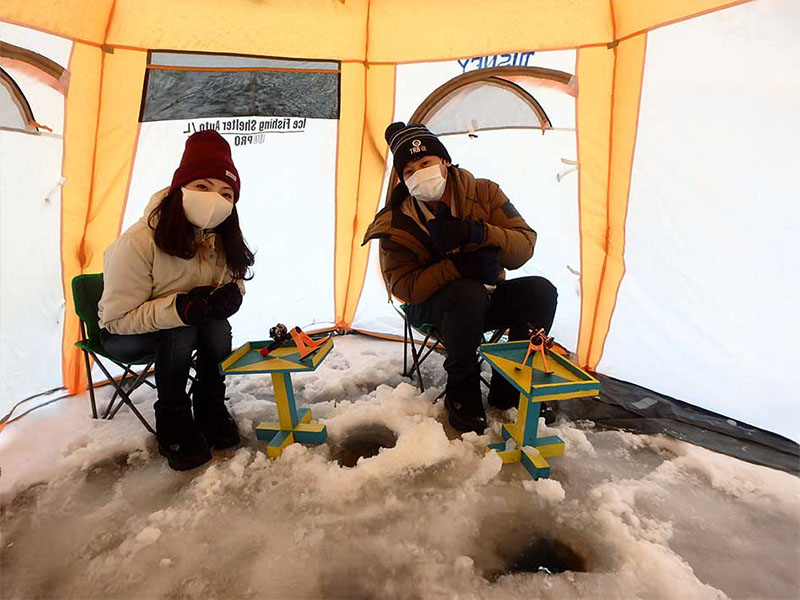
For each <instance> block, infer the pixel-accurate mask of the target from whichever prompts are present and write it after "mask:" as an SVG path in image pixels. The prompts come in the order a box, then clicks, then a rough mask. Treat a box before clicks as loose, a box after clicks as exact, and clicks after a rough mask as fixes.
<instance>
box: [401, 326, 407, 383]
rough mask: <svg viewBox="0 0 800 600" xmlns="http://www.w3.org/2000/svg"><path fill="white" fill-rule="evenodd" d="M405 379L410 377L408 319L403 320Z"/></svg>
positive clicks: (403, 374)
mask: <svg viewBox="0 0 800 600" xmlns="http://www.w3.org/2000/svg"><path fill="white" fill-rule="evenodd" d="M402 376H403V377H408V319H403V373H402Z"/></svg>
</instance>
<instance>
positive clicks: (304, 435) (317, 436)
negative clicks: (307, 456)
mask: <svg viewBox="0 0 800 600" xmlns="http://www.w3.org/2000/svg"><path fill="white" fill-rule="evenodd" d="M327 439H328V428H327V427H325V426H323V427H322V430H321V431H319V432H317V431H295V432H294V441H295V442H300V443H301V444H324V443H325V440H327Z"/></svg>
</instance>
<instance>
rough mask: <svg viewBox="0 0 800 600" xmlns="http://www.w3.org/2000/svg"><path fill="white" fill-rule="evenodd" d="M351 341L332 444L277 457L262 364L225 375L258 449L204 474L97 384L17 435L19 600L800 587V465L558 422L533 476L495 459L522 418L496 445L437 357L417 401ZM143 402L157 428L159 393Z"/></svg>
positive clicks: (303, 398)
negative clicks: (93, 410)
mask: <svg viewBox="0 0 800 600" xmlns="http://www.w3.org/2000/svg"><path fill="white" fill-rule="evenodd" d="M335 344H336V347H335V349H334V351H333V352H332V353H331V355H330V356H329V357H328V358H327V359H326V360H325V362H324V363H323V365H322V366H321V367H320V368H319V369H318V370H317V371H316V372H315V373H308V374H297V375H294V376H293V381H294V387H295V395H296V398H297V402H298V405H301V406H309V407H311V409H312V412H313V414H314V420H315V421H318V422H321V423H324V424H325V425H327V428H328V432H329V440H328V443H327V444H323V445H320V446H301V445H298V444H295V445H292V446H290V447H288V448H287V449H286V451H285V452H284V453H283V455H282V456H281V457H280V458H279V459H277V460H268V459H267V458H266V457H265V455H264V452H263V444H261V443H260V442H258V441H257V440H256V439H255V426H256V425H257V424H258V423H259V422H261V421H270V420H277V411H276V408H275V405H274V403H273V402H272V397H273V396H272V384H271V380H270V378H269V377H268V376H264V375H250V376H238V377H236V376H234V377H229V378H228V391H229V396H230V406H231V410H232V413H233V414H234V416H235V418H236V421H237V423H238V425H239V428H240V430H241V432H242V434H243V438H244V443H243V446H242V447H240V448H238V449H234V450H230V451H226V452H221V453H215V457H214V460H213V461H212V462H211V463H209V464H208V465H206V466H204V467H201V468H198V469H196V470H194V471H191V472H187V473H176V472H173V471H171V470H170V469H169V468H168V467H167V465H166V462H165V461H164V460H163V459H162V458H161V457H160V456H159V455H158V453H157V450H156V447H155V443H154V439H152V437H151V436H150V435H149V434H147V432H146V431H145V430H144V429H143V428H142V427H141V425H140V424H139V423H138V421H136V419H135V418H134V417H133V415H131V414H130V413H129V412H128V411H126V410H125V411H122V412H121V413H120V414H119V415H118V416H117V418H116V419H114V420H113V421H93V420H91V419H90V418H89V409H88V399H87V397H86V396H85V395H84V396H80V397H74V398H70V399H67V400H64V401H62V402H60V403H57V404H54V405H51V406H48V407H46V408H43V409H41V410H39V411H36V412H35V413H32V414H31V415H29V416H27V417H25V419H23V420H21V421H19V422H17V423H14V424H12V425H10V426H9V427H7V428H6V430H5V431H4V432H3V434H2V436H0V468H2V477H0V498H1V499H2V502H3V516H2V539H1V540H0V548H2V554H0V560H2V565H0V566H1V567H2V573H3V577H2V580H1V581H2V583H0V592H1V593H2V596H3V597H62V598H66V597H73V598H87V597H92V598H99V597H103V598H175V597H181V598H184V597H185V598H262V597H275V598H286V597H292V598H319V597H329V598H376V597H380V598H422V597H424V598H440V597H441V598H452V597H466V598H532V597H537V598H634V597H635V598H681V599H686V598H704V599H705V598H725V597H731V598H754V597H758V598H795V597H798V596H800V574H798V569H797V565H798V564H800V508H799V507H800V480H798V479H797V478H796V477H794V476H791V475H788V474H786V473H783V472H779V471H774V470H771V469H768V468H764V467H759V466H754V465H751V464H748V463H744V462H741V461H738V460H736V459H733V458H730V457H727V456H723V455H719V454H715V453H713V452H710V451H708V450H705V449H702V448H699V447H695V446H691V445H689V444H686V443H684V442H680V441H677V440H673V439H670V438H666V437H663V436H636V435H633V434H628V433H623V432H616V431H597V430H595V429H594V428H593V427H592V424H591V423H587V422H581V423H570V422H565V421H561V422H559V423H557V425H556V426H554V427H546V426H545V425H544V424H543V423H542V424H541V428H542V430H543V434H545V435H547V434H555V435H559V436H560V437H561V438H562V439H564V440H565V442H566V451H565V454H564V456H561V457H557V458H553V459H551V465H552V468H553V474H552V477H551V479H549V480H539V481H533V480H531V479H530V478H529V477H528V476H527V474H526V473H525V471H524V470H523V469H522V467H521V466H520V465H507V466H505V467H503V466H502V463H501V461H500V458H499V457H498V456H497V454H495V453H488V454H487V453H485V446H486V445H487V444H488V443H491V442H495V441H498V440H499V439H500V435H499V431H500V425H501V423H502V422H506V421H510V420H513V419H514V418H515V410H513V409H512V410H510V411H506V412H505V413H501V412H490V413H489V420H490V428H489V430H488V431H487V433H486V434H485V435H483V436H478V435H475V434H466V435H463V436H459V435H457V434H456V432H454V431H453V430H452V429H450V428H449V426H447V425H444V423H446V418H445V414H444V409H443V407H442V403H441V402H439V403H435V404H434V403H433V399H434V398H435V397H436V396H437V395H438V393H439V392H440V391H441V389H442V386H443V384H444V374H443V372H442V369H441V362H442V359H441V357H439V356H436V355H434V356H433V357H432V358H431V359H429V361H428V362H427V363H426V365H425V367H424V369H423V371H424V373H423V374H424V376H425V378H426V383H428V384H430V385H429V387H430V389H429V390H428V391H426V393H425V394H419V393H418V391H417V389H416V388H415V387H413V386H412V385H410V384H409V383H408V381H407V380H406V379H404V378H402V377H401V376H400V369H401V365H402V345H400V344H397V343H392V342H386V341H380V340H372V339H368V338H363V337H360V336H346V337H339V338H336V339H335ZM99 392H100V393H99V395H100V397H101V399H107V398H108V397H109V396H110V390H109V389H108V388H103V389H101V390H100V391H99ZM136 396H137V397H138V400H137V402H138V403H139V407H140V408H141V409H142V410H143V412H144V414H145V416H147V417H149V418H151V419H152V402H153V400H154V393H152V392H150V391H149V390H148V391H143V390H140V391H139V392H137V394H136ZM371 435H372V436H374V438H375V439H374V442H375V443H374V444H373V445H372V446H371V447H370V449H369V452H367V453H366V454H365V455H364V456H362V457H361V458H358V457H357V456H356V457H354V458H353V461H352V464H353V465H354V466H352V467H347V466H340V463H342V460H341V458H337V451H338V449H340V448H342V447H345V446H347V443H348V441H351V440H354V439H358V440H359V442H360V443H361V442H364V440H365V439H366V438H369V436H371ZM367 441H369V440H367ZM356 446H358V445H356Z"/></svg>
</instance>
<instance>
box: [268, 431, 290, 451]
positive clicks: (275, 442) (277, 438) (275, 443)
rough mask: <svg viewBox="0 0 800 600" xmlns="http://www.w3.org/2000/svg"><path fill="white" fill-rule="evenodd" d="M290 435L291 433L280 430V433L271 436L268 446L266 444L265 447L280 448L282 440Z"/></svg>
mask: <svg viewBox="0 0 800 600" xmlns="http://www.w3.org/2000/svg"><path fill="white" fill-rule="evenodd" d="M291 434H292V432H291V431H285V430H283V429H281V430H280V431H278V432H277V433H276V434H275V435H274V436H273V438H272V439H271V440H270V442H269V444H267V446H272V447H273V448H280V447H281V444H282V443H283V442H284V440H285V439H286V438H287V437H289V436H290V435H291Z"/></svg>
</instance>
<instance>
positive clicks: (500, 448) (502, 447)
mask: <svg viewBox="0 0 800 600" xmlns="http://www.w3.org/2000/svg"><path fill="white" fill-rule="evenodd" d="M488 448H489V450H497V451H498V452H502V451H503V450H505V449H506V445H505V444H504V443H502V442H498V443H496V444H489V446H488Z"/></svg>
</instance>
